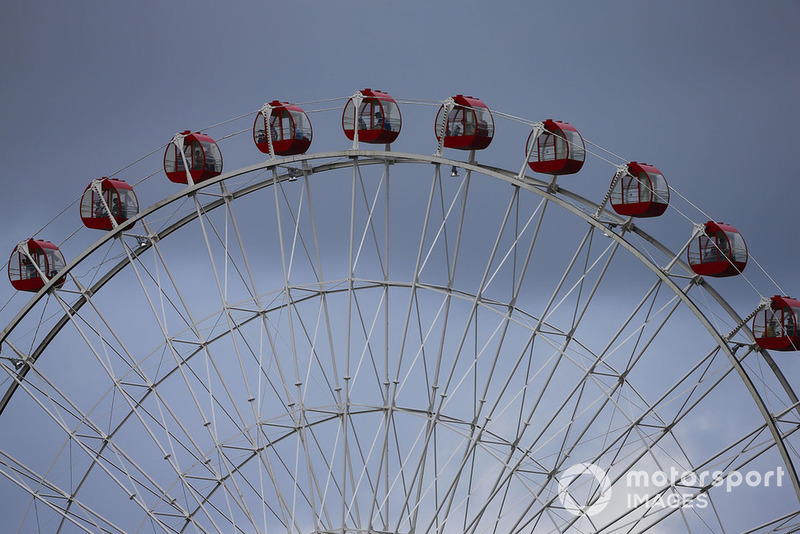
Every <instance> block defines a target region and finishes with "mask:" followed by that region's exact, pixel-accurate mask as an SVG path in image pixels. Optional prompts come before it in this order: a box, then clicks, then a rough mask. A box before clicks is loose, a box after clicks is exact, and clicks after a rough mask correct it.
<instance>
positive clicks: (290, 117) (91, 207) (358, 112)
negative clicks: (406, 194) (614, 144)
mask: <svg viewBox="0 0 800 534" xmlns="http://www.w3.org/2000/svg"><path fill="white" fill-rule="evenodd" d="M401 127H402V117H401V115H400V108H399V106H398V105H397V102H395V100H394V99H393V98H392V97H391V96H390V95H389V94H388V93H385V92H383V91H378V90H372V89H364V90H363V91H359V92H357V93H356V94H355V95H354V96H353V97H351V98H350V99H349V100H348V101H347V104H346V105H345V107H344V110H343V112H342V128H343V130H344V133H345V135H346V136H347V138H348V139H350V140H357V141H360V142H364V143H372V144H389V143H392V142H393V141H394V140H395V139H397V137H398V135H399V134H400V129H401ZM434 131H435V134H436V139H437V140H438V141H439V143H440V145H439V146H440V149H441V147H446V148H454V149H459V150H481V149H484V148H486V147H488V146H489V144H490V143H491V142H492V139H493V137H494V119H493V117H492V113H491V111H490V110H489V108H488V107H487V106H486V104H484V103H483V102H482V101H481V100H480V99H477V98H474V97H469V96H463V95H456V96H454V97H452V98H449V99H448V100H447V101H446V102H445V103H444V104H443V105H442V106H441V108H440V109H439V112H438V113H437V115H436V122H435V125H434ZM534 136H535V137H534ZM312 137H313V133H312V128H311V121H310V120H309V118H308V115H306V113H305V112H304V111H303V109H302V108H301V107H300V106H297V105H295V104H291V103H289V102H281V101H279V100H273V101H272V102H270V103H268V104H265V105H264V106H263V108H262V109H261V110H260V111H259V112H258V114H257V115H256V118H255V122H254V123H253V140H254V142H255V144H256V147H257V148H258V149H259V150H260V151H261V152H263V153H265V154H270V156H290V155H296V154H303V153H305V152H306V151H307V150H308V149H309V147H310V145H311V140H312ZM526 149H527V155H528V157H527V163H528V166H529V167H530V168H531V170H533V171H534V172H537V173H542V174H549V175H553V176H558V175H568V174H575V173H577V172H579V171H580V170H581V168H582V167H583V164H584V161H585V159H586V146H585V142H584V140H583V137H582V136H581V135H580V133H579V132H578V130H577V129H575V127H573V126H571V125H570V124H569V123H566V122H559V121H554V120H552V119H548V120H546V121H544V122H543V123H541V124H540V126H539V127H537V128H535V129H534V130H533V132H531V135H530V136H528V141H527V144H526ZM164 171H165V173H166V175H167V178H169V180H171V181H172V182H175V183H181V184H196V183H199V182H202V181H204V180H208V179H210V178H213V177H215V176H218V175H220V174H221V173H222V155H221V153H220V150H219V147H218V146H217V144H216V143H215V142H214V140H213V139H212V138H211V137H209V136H208V135H205V134H202V133H199V132H191V131H189V130H186V131H184V132H182V133H180V134H176V135H175V136H174V137H173V139H172V141H171V142H170V143H169V145H168V146H167V150H166V152H165V154H164ZM669 197H670V190H669V185H668V184H667V181H666V179H665V178H664V176H663V174H662V173H661V172H660V171H659V170H658V169H657V168H656V167H654V166H653V165H648V164H646V163H638V162H635V161H632V162H630V163H628V164H627V165H625V166H623V167H620V169H619V171H618V173H617V174H616V175H615V177H614V181H613V185H612V188H611V191H610V194H609V200H610V202H611V206H612V207H613V209H614V211H616V212H617V213H618V214H619V215H623V216H629V217H656V216H658V215H661V214H663V213H664V211H665V210H666V209H667V207H668V206H669ZM138 213H139V202H138V200H137V198H136V194H135V193H134V191H133V188H132V187H131V186H130V185H128V184H127V183H126V182H125V181H123V180H118V179H111V178H106V177H104V178H101V179H99V180H94V181H93V182H92V183H91V184H90V185H89V186H88V187H87V188H86V190H85V191H84V193H83V196H82V197H81V202H80V216H81V220H82V221H83V224H84V225H85V226H87V227H88V228H94V229H98V230H105V231H108V230H112V229H114V227H116V226H117V225H120V224H123V223H125V222H126V221H128V220H129V219H131V218H133V217H135V216H136V215H137V214H138ZM687 255H688V261H689V265H690V267H691V268H692V270H693V271H694V272H695V273H697V274H698V275H702V276H714V277H725V276H733V275H737V274H739V273H741V272H742V271H743V270H744V268H745V266H746V265H747V257H748V255H747V245H746V243H745V241H744V239H743V238H742V236H741V234H740V233H739V232H738V231H737V230H736V229H735V228H734V227H732V226H730V225H727V224H724V223H717V222H713V221H709V222H707V223H705V225H704V227H703V229H702V232H701V233H699V235H698V237H697V238H696V239H693V240H692V242H691V243H690V244H689V246H688V249H687ZM65 266H66V261H65V260H64V256H63V255H62V254H61V251H60V250H59V249H58V247H57V246H56V245H54V244H53V243H50V242H49V241H43V240H36V239H32V238H31V239H28V240H27V241H23V242H21V243H20V244H19V245H18V246H17V247H16V248H15V249H14V252H13V253H12V254H11V258H10V259H9V262H8V278H9V280H10V282H11V284H12V285H13V286H14V288H15V289H17V290H19V291H34V292H35V291H39V290H40V289H42V288H43V287H44V286H45V285H47V284H48V283H50V282H51V281H52V280H53V279H54V278H56V277H57V276H58V273H59V272H60V271H61V270H62V269H64V267H65ZM64 282H65V276H62V277H61V278H59V279H57V280H56V281H55V282H53V287H55V288H60V287H61V286H63V284H64ZM798 320H800V301H798V300H795V299H792V298H789V297H781V296H778V295H776V296H774V297H772V298H771V299H770V303H769V306H767V307H765V308H764V309H762V310H760V311H759V312H758V313H756V315H755V317H754V319H753V334H754V337H755V339H756V342H757V344H758V345H759V346H760V347H761V348H764V349H770V350H779V351H789V350H798V349H800V331H798Z"/></svg>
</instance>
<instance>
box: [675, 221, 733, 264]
mask: <svg viewBox="0 0 800 534" xmlns="http://www.w3.org/2000/svg"><path fill="white" fill-rule="evenodd" d="M687 252H688V256H689V265H690V266H691V268H692V270H693V271H694V272H695V273H697V274H699V275H702V276H716V277H723V276H734V275H737V274H739V273H741V272H742V271H744V268H745V266H746V265H747V244H746V243H745V242H744V239H743V238H742V235H741V234H740V233H739V232H738V231H737V230H736V228H734V227H733V226H730V225H728V224H723V223H715V222H712V221H708V222H707V223H706V224H705V230H704V232H703V233H702V234H701V235H700V236H699V237H698V238H697V239H694V240H692V243H690V245H689V249H688V251H687Z"/></svg>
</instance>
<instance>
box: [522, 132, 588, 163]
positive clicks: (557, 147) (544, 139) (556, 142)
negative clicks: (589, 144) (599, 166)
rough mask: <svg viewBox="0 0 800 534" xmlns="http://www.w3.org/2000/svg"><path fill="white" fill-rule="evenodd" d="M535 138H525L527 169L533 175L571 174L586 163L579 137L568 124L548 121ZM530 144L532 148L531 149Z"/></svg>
mask: <svg viewBox="0 0 800 534" xmlns="http://www.w3.org/2000/svg"><path fill="white" fill-rule="evenodd" d="M542 127H543V128H544V130H543V131H540V133H539V135H537V136H536V139H532V137H533V135H534V134H535V133H536V132H537V131H539V130H534V131H533V132H531V135H529V136H528V144H527V145H526V146H527V147H528V166H529V167H530V168H531V170H533V171H534V172H538V173H542V174H551V175H562V174H575V173H576V172H578V171H580V170H581V167H583V162H584V161H585V160H586V145H585V144H584V142H583V137H581V134H580V133H578V130H576V129H575V128H574V127H573V126H572V125H570V124H568V123H566V122H557V121H554V120H551V119H548V120H546V121H544V123H542ZM531 142H533V146H531Z"/></svg>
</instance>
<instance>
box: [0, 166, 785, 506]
mask: <svg viewBox="0 0 800 534" xmlns="http://www.w3.org/2000/svg"><path fill="white" fill-rule="evenodd" d="M362 158H363V159H362ZM324 159H341V160H342V161H338V162H333V163H329V164H326V165H321V166H319V167H317V168H310V169H308V172H309V174H315V173H318V172H325V171H327V170H332V169H335V168H348V167H351V166H354V165H356V163H355V162H356V161H357V162H358V163H357V164H358V165H369V164H394V163H418V164H428V165H445V166H451V165H452V166H458V167H461V168H463V169H465V170H467V171H472V172H475V173H479V174H482V175H485V176H490V177H492V178H497V179H500V180H502V181H505V182H507V183H508V184H510V185H512V186H514V187H519V188H521V189H525V190H527V191H529V192H533V193H535V194H538V195H539V196H541V197H543V198H547V199H548V200H549V201H551V202H553V203H555V204H557V205H559V206H560V207H562V208H564V209H566V210H568V211H569V212H571V213H572V214H573V215H575V216H578V217H579V218H581V219H583V220H584V222H586V223H588V224H590V225H591V226H593V227H594V228H596V229H597V230H600V231H602V232H603V233H604V234H605V235H606V236H607V237H610V238H611V239H614V240H616V241H617V243H618V244H619V245H621V246H622V247H623V248H625V249H626V250H627V251H628V253H629V254H631V255H633V256H634V257H635V258H636V259H637V260H639V261H640V262H641V263H643V264H644V265H645V266H647V267H648V268H649V269H650V270H651V271H652V272H653V273H654V274H655V275H656V276H657V277H658V278H659V279H660V280H661V281H662V282H663V283H665V284H666V285H667V287H669V288H670V289H671V290H672V292H673V293H674V294H675V295H676V296H677V297H678V298H680V299H681V300H682V301H683V303H684V304H685V305H686V306H687V307H688V308H689V309H690V310H692V312H693V313H694V314H695V316H697V318H698V320H700V322H701V323H703V325H704V326H705V328H706V329H707V330H708V331H709V333H710V334H711V335H712V337H714V339H715V341H716V342H717V344H718V345H719V346H720V348H721V349H722V350H723V351H724V352H725V353H726V356H727V357H728V359H729V360H730V361H731V363H732V365H733V366H734V368H736V370H737V372H738V373H739V374H740V377H741V378H742V380H743V381H744V382H745V385H746V386H747V387H748V390H749V392H750V394H751V396H753V399H754V401H755V402H756V404H757V405H758V407H759V410H761V412H762V415H764V417H765V423H766V424H767V426H768V427H770V430H771V432H772V433H773V437H774V441H775V443H776V446H777V447H778V449H779V451H780V452H781V455H782V456H783V459H784V461H785V462H786V465H787V468H789V474H790V477H791V479H792V482H793V484H794V487H795V492H796V493H797V495H798V499H799V500H800V484H799V483H798V475H797V472H796V470H795V468H794V465H793V462H792V461H791V456H789V453H788V451H787V450H786V449H785V446H783V437H782V436H781V434H780V432H779V431H778V430H777V428H775V421H774V419H773V418H772V417H771V416H768V414H769V412H768V410H767V407H766V405H765V403H764V401H763V399H762V398H761V397H760V394H759V392H758V391H757V389H756V388H755V386H754V385H753V384H752V382H751V381H750V378H749V375H748V374H747V371H746V370H745V369H744V368H743V366H742V365H741V361H740V360H739V358H737V356H736V355H735V354H734V353H733V352H732V351H731V350H730V347H729V346H728V341H727V340H725V339H723V337H722V335H721V333H720V332H719V331H718V330H717V329H716V328H715V327H714V326H713V324H711V322H710V321H708V319H707V318H706V317H705V315H704V314H703V312H702V310H700V309H699V308H698V307H697V306H696V304H695V303H694V302H693V301H692V300H691V299H690V298H688V296H687V295H686V293H685V291H684V290H682V289H681V288H680V286H678V285H677V284H676V283H675V282H674V280H673V279H672V278H671V277H670V274H669V273H667V272H665V271H664V269H662V268H661V267H659V266H658V265H656V264H655V262H653V261H652V260H651V259H650V258H648V257H647V256H646V255H644V254H642V253H641V252H640V251H639V250H638V248H637V247H636V246H635V245H634V244H631V243H630V242H629V241H627V240H625V239H624V232H623V233H621V234H620V233H618V232H615V231H613V230H614V228H615V227H622V228H623V229H624V231H631V232H635V233H637V235H639V237H642V238H643V239H646V240H647V241H649V242H650V243H653V244H655V245H656V246H657V247H663V245H661V244H660V242H658V241H657V240H656V239H655V238H652V237H651V236H649V235H648V234H646V233H645V232H644V231H643V230H641V229H640V228H639V227H638V226H634V225H630V224H629V225H628V226H627V227H625V226H624V225H625V224H626V220H625V219H623V218H621V217H619V216H617V215H616V214H614V213H612V212H610V211H608V210H607V209H605V208H603V209H602V217H592V216H591V215H590V213H589V212H590V211H591V210H592V209H593V208H598V207H599V206H598V205H597V204H595V203H593V202H591V201H589V200H586V199H583V198H582V197H580V196H578V195H575V194H573V193H570V192H569V191H567V190H565V189H562V188H560V187H559V188H558V189H557V190H553V191H551V187H550V184H548V183H547V182H544V181H541V180H538V179H536V178H532V177H529V176H527V175H526V176H524V179H523V180H519V179H517V178H516V177H517V173H514V172H512V171H503V170H502V169H498V168H494V167H488V166H483V165H480V164H478V163H475V162H474V161H473V162H469V161H461V160H456V159H451V158H445V157H442V156H437V155H432V156H423V155H418V154H408V153H396V152H390V151H373V150H344V151H334V152H326V153H316V154H306V155H297V156H291V157H284V158H276V159H275V160H269V161H267V162H266V163H261V164H257V165H252V166H249V167H243V168H241V169H237V170H235V171H231V172H228V173H225V174H223V175H220V176H219V177H216V178H214V179H211V180H207V181H204V182H202V183H199V184H195V185H194V186H190V187H187V188H185V189H184V190H182V191H179V192H177V193H175V194H173V195H171V196H169V197H167V198H165V199H163V200H162V201H159V202H157V203H156V204H154V205H153V206H151V207H150V208H147V209H145V210H143V211H142V212H140V213H139V214H138V215H137V216H136V217H135V218H133V219H130V220H129V221H128V222H127V223H125V224H123V225H120V226H119V227H118V228H116V229H115V230H112V231H110V232H108V233H107V234H106V235H104V236H103V237H101V238H100V239H99V240H98V241H97V242H95V243H94V244H93V245H92V246H90V247H89V248H87V249H86V250H85V251H83V252H82V253H81V254H80V255H79V256H77V257H76V258H75V259H74V260H73V261H71V262H70V263H69V264H68V265H67V267H66V268H65V270H64V271H62V272H63V273H68V272H70V271H72V270H73V269H74V268H75V267H76V266H77V265H79V264H81V263H82V262H83V261H86V260H87V259H88V258H89V257H91V256H92V253H93V252H95V251H96V250H97V249H99V248H100V247H102V246H103V245H105V244H106V243H108V242H110V241H111V240H113V239H116V238H121V237H122V236H123V234H125V233H126V232H127V231H129V230H130V228H132V227H133V226H134V225H135V224H136V222H138V221H140V220H144V219H145V217H147V216H149V215H151V214H152V213H154V212H156V211H157V210H159V209H162V208H164V207H165V206H167V205H170V204H172V203H174V202H176V201H179V200H181V199H184V198H188V197H190V196H192V195H195V194H197V193H198V192H201V191H202V190H203V189H204V188H206V187H210V186H213V185H215V184H218V183H224V182H225V181H226V180H229V179H231V178H234V177H237V176H240V175H243V174H247V173H250V172H255V171H260V170H271V169H278V168H281V167H285V166H288V165H291V164H294V163H304V162H307V161H314V160H324ZM290 178H291V174H290V173H289V172H288V171H287V172H286V173H285V174H282V175H280V176H277V175H276V177H274V178H269V179H265V180H263V181H261V182H259V183H257V184H253V185H252V186H250V187H247V188H245V189H243V190H240V191H237V192H233V193H231V194H230V195H231V199H235V198H239V197H241V196H246V195H247V194H249V193H252V192H255V191H257V190H259V189H262V188H265V187H270V186H274V185H275V183H276V181H277V182H283V181H287V180H289V179H290ZM561 197H566V198H568V199H570V200H572V201H577V202H580V203H583V204H584V205H585V206H586V207H588V208H589V210H581V209H579V208H578V207H576V206H575V205H574V204H573V203H572V202H568V201H565V200H563V199H562V198H561ZM225 201H226V199H225V198H220V199H218V200H214V201H212V202H209V203H208V204H207V205H206V207H208V211H212V210H213V209H216V208H217V207H220V206H222V205H224V203H225ZM197 217H199V215H196V214H190V215H188V216H186V217H185V218H183V219H180V220H179V221H176V222H175V223H173V224H172V225H170V226H169V227H167V228H164V229H162V230H159V231H158V232H156V233H154V234H152V235H149V236H147V237H148V238H149V239H150V241H148V242H147V243H146V244H142V245H141V246H140V247H139V248H138V249H136V250H135V251H133V252H134V253H135V254H136V255H137V256H138V255H140V254H141V253H143V252H145V251H146V250H148V249H149V248H150V247H151V246H152V244H153V240H161V239H162V238H165V237H167V236H168V235H169V234H171V233H172V232H174V231H176V230H177V229H179V228H181V227H182V226H184V225H186V224H188V223H189V222H191V221H193V220H195V219H196V218H197ZM609 234H610V235H609ZM663 249H664V250H668V249H667V248H666V247H663ZM129 263H130V260H129V259H128V258H124V259H123V260H121V261H120V262H119V264H118V265H117V266H115V267H113V268H112V269H110V270H109V271H108V274H110V276H108V277H105V276H104V277H103V278H102V279H101V280H99V281H98V282H97V283H95V284H93V285H92V287H91V288H87V289H86V291H88V294H89V295H91V294H94V293H95V292H96V291H99V290H100V289H102V287H103V286H104V285H105V284H106V283H107V282H108V281H110V280H111V279H112V278H113V277H114V276H115V275H116V274H117V273H118V272H120V271H121V270H122V269H123V268H124V267H125V266H126V265H129ZM676 263H677V264H678V265H680V266H681V267H682V268H684V269H686V270H687V272H690V269H689V268H688V266H686V265H685V264H684V263H683V262H682V261H681V260H678V261H677V262H676ZM699 283H701V284H703V285H704V288H705V289H707V290H710V291H709V292H710V294H711V295H712V296H713V297H714V298H715V299H717V301H718V302H719V303H720V304H723V303H724V306H726V311H729V312H733V310H732V309H731V308H730V306H729V305H727V302H726V301H725V299H724V298H722V297H721V296H720V295H719V294H718V293H717V292H716V291H714V290H713V288H711V286H710V285H708V284H707V283H706V282H705V281H704V280H701V281H700V282H699ZM48 291H49V287H45V288H44V289H43V290H42V291H40V292H39V293H38V294H37V295H36V296H34V298H32V299H31V301H30V302H29V303H28V304H27V305H26V308H25V309H24V310H23V311H21V312H20V315H18V317H17V318H15V319H14V321H12V323H10V328H9V327H7V328H6V329H5V330H4V331H3V333H2V335H1V336H0V343H2V342H7V341H6V339H7V337H8V335H9V334H10V333H11V332H12V331H13V330H14V326H15V325H16V324H17V323H19V321H20V320H21V319H22V318H23V317H24V316H25V315H26V314H27V313H28V311H30V309H32V308H33V306H34V305H35V304H36V303H37V302H38V301H39V300H40V299H41V298H44V296H45V295H46V294H47V293H48ZM85 302H86V295H81V297H80V298H79V299H78V303H76V305H77V307H76V308H75V311H77V309H79V308H80V306H82V305H83V304H85ZM23 312H24V313H23ZM733 313H734V314H735V312H733ZM732 318H734V319H735V320H736V321H737V324H738V322H740V321H741V319H740V318H738V316H736V317H732ZM62 320H63V321H64V323H63V324H66V322H67V321H68V320H69V317H68V316H67V315H65V316H64V317H63V318H62ZM55 335H57V332H56V334H55ZM53 337H54V336H53ZM51 340H52V337H49V336H48V338H47V339H46V340H45V341H46V342H45V343H44V344H43V345H42V346H41V347H40V348H37V350H36V354H37V356H36V358H38V355H40V354H41V353H42V352H43V351H44V349H46V347H47V345H48V344H49V343H50V341H51ZM36 358H33V361H32V362H31V363H34V362H35V361H36ZM26 367H27V365H26ZM773 371H777V372H778V373H780V369H779V368H777V366H776V368H774V369H773ZM25 372H27V369H26V370H25ZM781 374H782V373H781ZM21 380H24V374H23V375H22V376H21ZM16 385H18V383H17V382H16V381H15V382H14V383H13V384H12V386H16ZM782 385H784V387H787V386H788V387H789V388H790V391H787V393H790V394H791V395H793V394H794V392H793V390H791V386H790V385H789V384H788V381H786V382H785V384H782ZM15 389H16V387H15ZM12 394H13V392H12ZM10 398H11V395H9V394H8V393H7V394H6V396H5V397H4V398H3V400H2V402H0V414H2V411H3V410H4V409H5V407H6V405H7V403H8V402H9V401H10ZM795 398H796V397H795ZM799 409H800V408H799ZM770 423H771V424H770Z"/></svg>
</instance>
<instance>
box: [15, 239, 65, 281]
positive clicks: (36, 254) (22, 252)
mask: <svg viewBox="0 0 800 534" xmlns="http://www.w3.org/2000/svg"><path fill="white" fill-rule="evenodd" d="M66 264H67V262H66V261H64V256H63V255H62V254H61V251H60V250H59V249H58V247H57V246H55V245H54V244H53V243H51V242H49V241H37V240H35V239H28V240H27V241H23V242H22V243H20V244H19V245H17V248H15V249H14V252H13V253H12V254H11V259H9V260H8V279H9V280H10V281H11V285H12V286H14V289H16V290H18V291H33V292H36V291H39V290H40V289H42V288H43V287H44V286H45V284H47V283H48V282H49V281H50V280H52V279H53V278H55V277H56V275H58V273H59V271H61V269H63V268H64V267H65V266H66ZM62 285H64V278H61V279H59V280H58V281H57V282H56V283H55V287H57V288H59V287H61V286H62Z"/></svg>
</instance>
